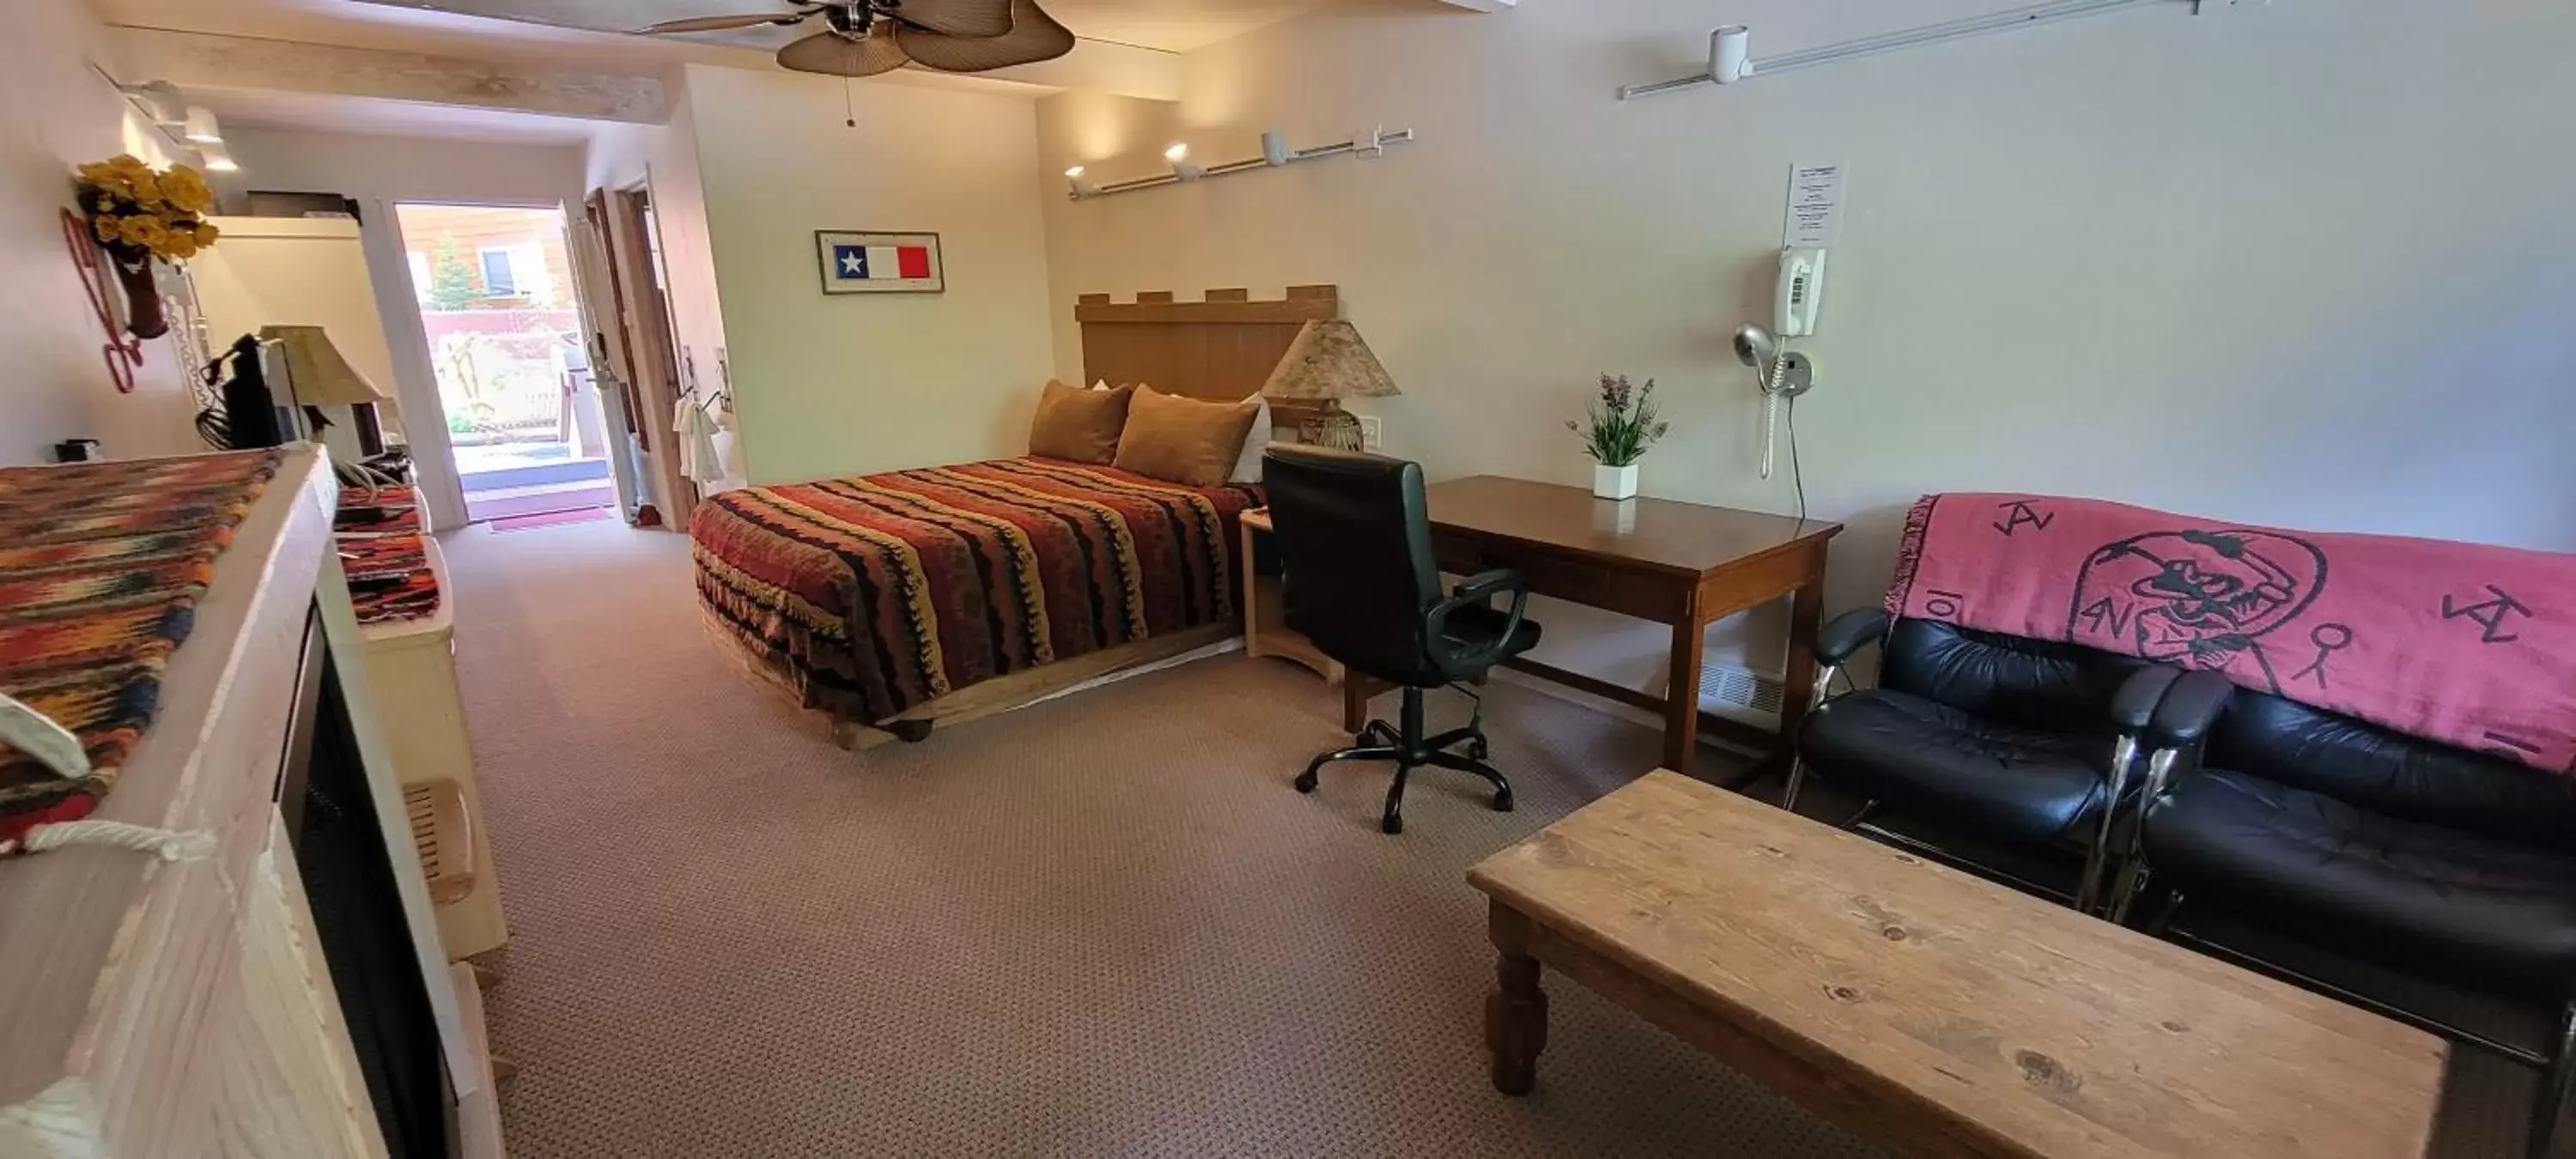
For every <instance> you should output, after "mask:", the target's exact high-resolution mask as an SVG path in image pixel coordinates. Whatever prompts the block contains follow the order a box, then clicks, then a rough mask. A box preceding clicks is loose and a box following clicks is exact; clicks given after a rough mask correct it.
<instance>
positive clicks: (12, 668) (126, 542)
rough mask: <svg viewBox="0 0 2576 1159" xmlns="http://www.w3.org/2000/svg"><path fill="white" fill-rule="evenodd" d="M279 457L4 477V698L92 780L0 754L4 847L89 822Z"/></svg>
mask: <svg viewBox="0 0 2576 1159" xmlns="http://www.w3.org/2000/svg"><path fill="white" fill-rule="evenodd" d="M281 458H282V455H281V453H280V452H277V451H250V452H244V453H240V454H224V455H196V456H190V457H187V458H180V459H143V460H135V461H130V462H107V463H76V464H69V465H65V466H59V467H11V468H0V692H5V693H7V694H8V695H10V696H11V697H14V698H16V699H17V700H19V701H21V702H23V703H25V704H26V705H27V706H28V707H30V708H33V709H35V710H36V711H38V712H41V713H43V714H45V716H47V717H48V718H50V719H52V720H53V721H54V722H55V723H57V724H60V725H62V726H63V727H65V728H68V729H70V730H71V731H72V732H73V733H74V734H75V735H77V736H79V737H80V739H81V744H82V747H83V748H84V749H86V750H87V751H88V753H89V760H90V775H88V776H86V777H82V778H79V779H76V780H65V779H63V778H60V777H58V776H56V775H54V773H53V771H52V770H50V769H48V768H46V767H45V766H43V765H41V764H38V763H37V762H36V761H35V760H34V758H32V757H29V756H27V755H26V754H24V753H21V752H19V751H17V750H16V749H14V748H11V747H10V746H8V745H6V744H0V840H8V839H14V838H17V837H20V836H22V835H23V834H25V832H26V831H27V829H28V828H29V827H30V826H33V825H39V824H44V823H47V822H54V821H69V820H74V819H77V818H80V817H85V816H87V815H89V813H90V812H91V811H92V810H94V809H96V808H97V807H98V802H99V800H100V799H101V798H103V797H105V796H106V795H107V792H108V789H109V788H110V787H111V786H113V785H114V784H115V782H116V774H117V772H118V770H119V769H121V768H122V767H123V766H124V764H125V760H126V757H127V756H128V755H129V754H131V753H132V751H133V749H134V745H135V743H136V742H137V741H140V740H141V739H143V733H144V730H145V729H147V728H149V727H151V724H152V718H153V716H154V715H155V714H156V713H157V712H158V711H159V708H160V700H161V672H162V669H163V667H164V666H165V665H166V664H167V663H168V662H169V659H170V654H171V653H172V652H173V651H175V650H177V649H178V647H179V644H180V642H181V641H184V640H186V639H187V638H188V630H189V628H190V627H192V626H193V625H194V623H195V609H196V604H197V599H198V597H199V596H201V595H203V594H204V593H205V589H206V584H207V582H208V581H209V580H211V579H212V578H213V576H214V570H215V556H216V555H217V554H218V553H220V552H221V551H222V550H223V549H224V547H225V545H227V544H229V543H231V542H232V532H233V526H234V525H235V524H237V523H239V522H241V519H242V516H243V515H245V514H248V513H249V511H250V508H251V504H252V503H253V502H254V501H256V500H257V499H258V498H259V494H260V491H261V490H262V489H264V488H265V487H267V485H268V481H269V479H270V478H271V477H272V476H274V475H276V473H277V465H278V462H279V461H280V459H281Z"/></svg>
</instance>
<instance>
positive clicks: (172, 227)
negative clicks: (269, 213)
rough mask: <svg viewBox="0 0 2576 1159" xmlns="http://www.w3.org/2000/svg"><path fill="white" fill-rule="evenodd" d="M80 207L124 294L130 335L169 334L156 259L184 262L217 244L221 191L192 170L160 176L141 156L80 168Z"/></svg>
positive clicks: (173, 168) (180, 168)
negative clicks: (211, 218) (211, 216)
mask: <svg viewBox="0 0 2576 1159" xmlns="http://www.w3.org/2000/svg"><path fill="white" fill-rule="evenodd" d="M80 207H81V212H82V213H83V214H85V215H87V216H88V218H89V231H90V233H91V235H92V236H94V237H96V238H98V241H99V244H101V245H104V246H106V247H107V253H108V256H109V257H110V258H112V259H114V260H113V261H112V262H111V263H110V264H111V265H112V266H114V268H115V271H116V281H117V284H118V285H120V286H122V287H124V289H125V300H126V303H127V306H128V307H129V309H128V311H127V316H126V320H125V330H126V333H129V334H132V335H134V336H135V337H137V338H158V337H160V336H162V335H164V334H167V333H169V332H170V323H169V320H168V318H166V317H165V316H164V315H163V313H162V309H161V288H160V284H159V282H158V281H156V280H155V279H154V277H153V274H152V259H154V258H159V259H161V260H163V261H169V262H184V261H186V260H188V259H189V258H193V257H195V256H197V251H199V250H202V249H205V248H206V247H207V246H210V245H213V244H215V239H216V238H217V237H219V236H221V233H220V231H218V230H217V229H216V228H215V226H214V223H212V222H210V221H207V220H206V215H207V214H209V213H212V212H214V209H215V191H214V190H213V189H211V188H208V187H207V185H206V179H205V177H204V176H203V175H201V174H199V173H198V172H197V171H196V170H194V169H190V168H188V167H187V166H185V165H173V166H171V167H169V168H167V169H158V170H156V169H154V168H153V167H152V166H150V165H148V164H146V163H145V162H144V161H143V159H142V158H140V157H136V156H133V155H131V154H120V155H118V156H115V157H111V158H108V159H107V160H105V161H93V162H91V163H89V164H87V165H83V166H81V167H80Z"/></svg>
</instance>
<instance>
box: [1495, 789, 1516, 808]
mask: <svg viewBox="0 0 2576 1159" xmlns="http://www.w3.org/2000/svg"><path fill="white" fill-rule="evenodd" d="M1494 811H1495V812H1497V813H1509V812H1511V811H1512V795H1511V794H1510V793H1496V794H1494Z"/></svg>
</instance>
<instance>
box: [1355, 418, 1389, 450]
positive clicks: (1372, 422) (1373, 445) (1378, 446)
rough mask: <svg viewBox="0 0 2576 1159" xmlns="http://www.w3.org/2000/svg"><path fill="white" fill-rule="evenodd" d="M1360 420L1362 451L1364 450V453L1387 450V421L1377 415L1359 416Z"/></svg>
mask: <svg viewBox="0 0 2576 1159" xmlns="http://www.w3.org/2000/svg"><path fill="white" fill-rule="evenodd" d="M1359 420H1360V449H1361V450H1363V451H1382V450H1385V449H1386V425H1385V420H1383V419H1380V418H1379V417H1377V416H1376V415H1361V416H1359Z"/></svg>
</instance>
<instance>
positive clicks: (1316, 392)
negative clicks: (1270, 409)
mask: <svg viewBox="0 0 2576 1159" xmlns="http://www.w3.org/2000/svg"><path fill="white" fill-rule="evenodd" d="M1261 393H1262V394H1263V395H1264V396H1266V397H1268V398H1271V399H1273V400H1277V401H1282V402H1311V403H1315V404H1317V405H1316V407H1315V409H1314V411H1313V412H1312V413H1310V414H1309V415H1307V416H1306V417H1305V418H1304V419H1303V420H1301V421H1300V422H1299V423H1298V424H1297V441H1299V442H1301V443H1311V444H1314V445H1316V446H1323V447H1337V448H1340V449H1342V450H1345V451H1356V450H1361V449H1362V442H1363V440H1362V438H1361V435H1360V420H1359V419H1358V418H1357V417H1356V416H1354V415H1352V414H1351V412H1349V411H1346V410H1343V409H1342V404H1341V400H1343V399H1346V398H1383V397H1385V396H1387V395H1391V394H1399V393H1402V392H1400V391H1398V390H1397V389H1396V388H1395V379H1393V378H1391V377H1389V376H1388V375H1387V373H1386V367H1385V366H1384V365H1383V364H1381V363H1380V362H1378V360H1377V355H1376V354H1374V353H1371V352H1370V351H1369V347H1368V342H1367V341H1366V340H1365V339H1362V338H1361V337H1360V331H1359V327H1357V326H1353V325H1351V324H1350V323H1348V322H1308V323H1306V325H1305V327H1304V328H1303V329H1300V330H1299V331H1297V340H1296V341H1295V342H1293V343H1290V344H1289V346H1288V353H1287V355H1286V356H1285V357H1283V358H1281V359H1280V360H1279V367H1278V369H1276V370H1273V371H1271V372H1270V382H1269V383H1268V385H1265V386H1263V387H1262V388H1261Z"/></svg>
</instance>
